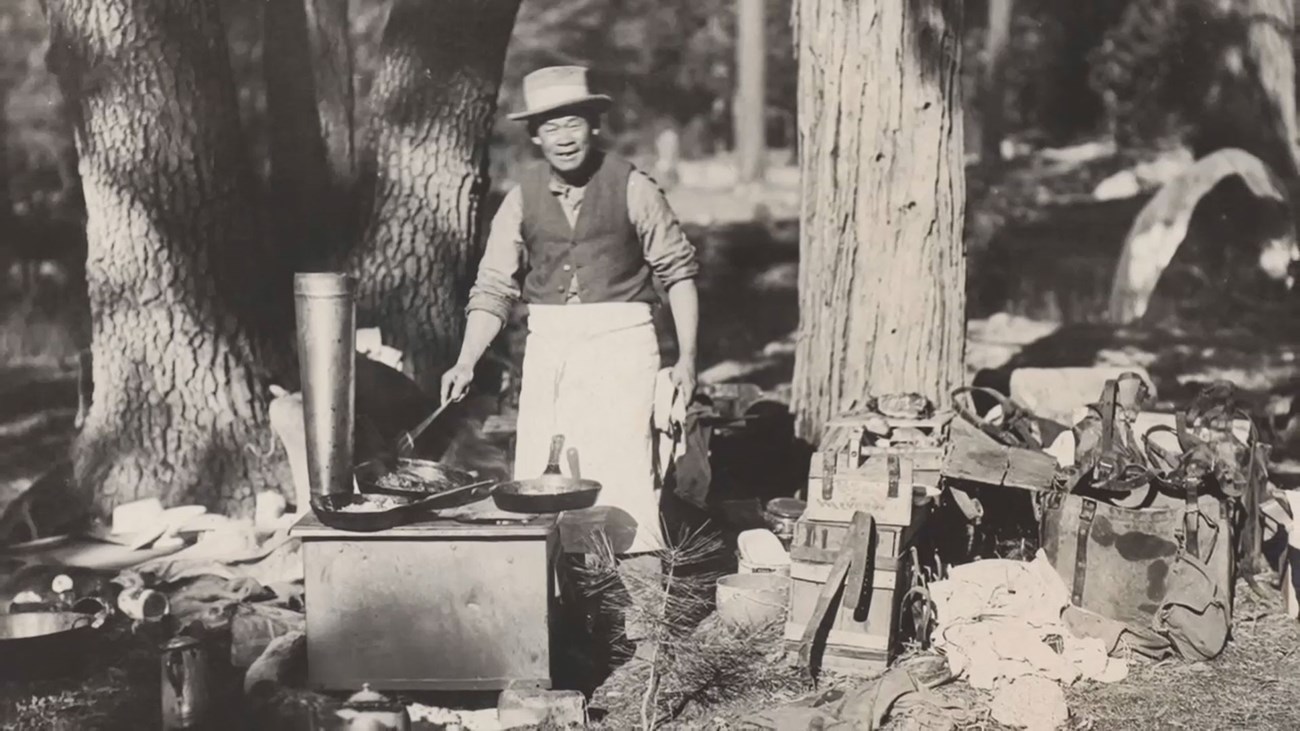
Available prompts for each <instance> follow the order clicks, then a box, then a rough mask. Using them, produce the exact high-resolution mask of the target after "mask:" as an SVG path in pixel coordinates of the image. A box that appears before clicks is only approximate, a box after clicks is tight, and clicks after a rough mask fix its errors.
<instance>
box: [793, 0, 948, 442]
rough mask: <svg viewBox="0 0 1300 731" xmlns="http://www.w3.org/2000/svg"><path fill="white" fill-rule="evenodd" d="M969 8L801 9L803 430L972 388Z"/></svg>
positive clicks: (844, 5)
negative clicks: (966, 136) (965, 62)
mask: <svg viewBox="0 0 1300 731" xmlns="http://www.w3.org/2000/svg"><path fill="white" fill-rule="evenodd" d="M961 29H962V3H961V2H960V0H914V1H912V2H891V1H890V0H871V1H865V0H863V1H850V0H798V2H797V4H796V9H795V30H796V38H797V41H796V47H797V49H798V57H799V127H800V129H799V141H800V144H799V150H800V156H799V157H800V160H801V162H800V167H801V177H802V192H801V198H802V211H801V215H800V219H801V243H800V273H799V292H800V295H799V298H800V337H799V345H798V350H797V353H796V360H795V375H794V406H795V411H796V414H797V418H798V427H797V428H798V433H799V435H800V436H801V437H802V438H804V439H805V440H809V441H812V442H814V443H815V442H816V441H817V439H818V438H819V437H820V434H821V431H822V428H823V426H824V425H825V423H826V421H827V420H828V419H829V418H832V417H833V416H835V415H836V414H837V413H838V412H840V411H842V410H843V409H844V408H846V407H847V406H849V404H850V403H851V402H853V401H855V400H857V401H859V402H861V401H862V400H865V399H866V398H867V397H869V396H873V395H882V394H888V393H897V392H917V393H921V394H924V395H925V396H928V397H929V398H930V399H931V400H933V401H935V402H936V403H937V404H939V405H943V404H946V403H947V402H948V401H949V400H950V397H949V394H950V393H951V391H952V389H953V388H955V387H957V386H958V385H960V384H961V383H962V381H963V377H964V366H963V356H964V349H965V315H966V313H965V308H966V293H965V279H966V264H965V251H964V246H963V242H962V219H963V215H964V207H965V198H966V188H965V177H964V170H963V150H962V116H961V90H960V86H959V85H960V81H959V80H960V78H961V76H960V64H961Z"/></svg>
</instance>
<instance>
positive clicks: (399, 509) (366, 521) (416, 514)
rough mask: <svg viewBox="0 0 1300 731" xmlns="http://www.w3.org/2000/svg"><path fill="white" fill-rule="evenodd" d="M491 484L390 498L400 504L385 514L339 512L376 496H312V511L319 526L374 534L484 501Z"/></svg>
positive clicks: (486, 482) (475, 483)
mask: <svg viewBox="0 0 1300 731" xmlns="http://www.w3.org/2000/svg"><path fill="white" fill-rule="evenodd" d="M493 482H494V480H482V481H480V482H474V483H470V484H468V485H463V486H461V487H456V488H452V489H450V490H444V491H443V492H438V493H434V494H432V495H428V496H427V497H421V498H411V497H405V498H402V497H392V498H391V499H393V500H396V501H398V502H400V503H401V504H399V505H398V506H396V507H393V508H389V509H387V510H375V511H366V512H348V511H344V510H340V508H342V507H343V506H345V505H351V504H354V503H361V502H365V501H367V500H373V499H374V498H375V497H376V496H374V495H367V494H364V493H346V494H342V495H312V496H311V509H312V512H314V513H316V517H317V518H319V519H320V522H322V523H324V524H325V525H327V526H329V527H331V528H337V529H339V530H347V531H356V532H360V533H373V532H375V531H381V530H388V529H389V528H395V527H397V526H399V525H404V524H406V523H412V522H415V521H416V520H418V519H419V518H420V516H421V515H422V514H424V513H428V512H430V511H433V510H449V509H451V508H458V507H460V506H462V505H468V504H470V503H473V502H478V501H479V500H483V499H485V498H486V497H487V493H488V492H489V491H491V489H492V483H493ZM386 497H387V496H386Z"/></svg>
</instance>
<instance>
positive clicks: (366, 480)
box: [352, 457, 480, 507]
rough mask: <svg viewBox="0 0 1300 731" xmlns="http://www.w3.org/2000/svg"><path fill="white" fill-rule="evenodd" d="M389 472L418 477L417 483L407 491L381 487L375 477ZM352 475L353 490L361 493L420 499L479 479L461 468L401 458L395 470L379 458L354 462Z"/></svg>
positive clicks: (424, 460)
mask: <svg viewBox="0 0 1300 731" xmlns="http://www.w3.org/2000/svg"><path fill="white" fill-rule="evenodd" d="M391 471H396V472H399V473H401V474H403V475H406V476H408V477H412V478H414V479H416V480H419V484H417V485H413V486H412V489H410V490H403V489H394V488H391V487H384V486H383V485H381V484H380V482H379V479H380V478H381V477H383V476H384V475H386V474H388V473H389V472H391ZM352 474H353V475H354V476H355V477H356V478H357V489H358V490H360V491H361V492H363V493H377V494H381V495H398V496H401V497H409V498H423V497H425V496H427V495H432V494H436V493H442V492H446V491H447V490H453V489H455V488H458V487H465V486H466V485H470V484H473V483H475V482H480V480H479V478H478V477H476V476H474V475H472V474H470V473H468V472H465V471H464V470H458V469H456V468H454V467H448V466H447V465H444V464H442V463H440V462H433V461H431V460H427V459H407V458H405V457H403V458H401V459H398V460H397V469H396V470H389V469H388V465H386V464H384V463H383V462H381V461H379V460H370V461H369V462H362V463H361V464H359V465H357V467H356V469H355V470H353V472H352ZM452 507H455V506H452Z"/></svg>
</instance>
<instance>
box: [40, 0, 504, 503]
mask: <svg viewBox="0 0 1300 731" xmlns="http://www.w3.org/2000/svg"><path fill="white" fill-rule="evenodd" d="M300 2H311V3H312V4H311V6H310V10H309V9H307V8H306V7H304V6H302V5H299V4H298V3H300ZM331 3H333V4H331ZM360 4H361V5H365V6H366V7H365V9H366V10H367V11H370V10H373V4H371V5H366V3H365V1H364V0H362V2H361V3H360ZM221 5H222V4H220V3H218V2H216V1H215V0H48V4H47V13H48V20H49V25H50V33H51V38H52V44H51V54H50V61H51V64H52V67H54V68H55V69H56V70H57V73H58V76H59V82H60V86H61V88H62V89H63V93H64V95H65V97H66V98H67V99H68V100H69V102H70V107H71V111H72V116H73V120H74V124H73V127H74V130H75V138H76V145H77V148H78V150H79V151H80V153H81V168H82V171H83V186H84V190H85V193H86V200H87V214H88V221H87V238H88V244H89V255H88V263H87V286H88V289H89V295H90V305H91V307H90V309H91V320H92V330H93V353H94V359H93V360H94V374H93V375H94V391H95V392H94V396H93V399H92V402H91V406H90V409H89V412H88V414H87V415H86V418H85V422H84V426H83V429H82V432H81V434H80V435H79V437H78V440H77V444H76V447H75V452H76V453H75V464H76V478H77V481H78V484H79V485H80V486H82V487H83V488H84V489H86V490H88V491H94V493H95V504H96V507H97V508H98V512H100V513H107V512H108V511H110V510H111V508H112V507H113V506H115V505H116V504H120V503H121V502H124V501H128V500H133V499H138V498H142V497H149V496H157V497H160V498H161V499H163V501H164V503H166V504H169V505H174V504H178V503H186V502H197V503H201V504H204V505H207V506H209V507H210V508H214V509H218V510H222V511H223V512H227V513H230V514H235V515H246V514H247V513H248V512H249V511H251V509H252V506H253V495H254V494H255V491H256V490H257V489H259V488H261V487H263V486H268V485H269V486H277V487H278V486H281V485H287V484H289V480H288V479H287V477H288V475H287V472H286V471H285V469H284V468H285V465H284V464H282V462H281V461H279V460H271V459H268V458H267V457H266V456H265V455H266V454H269V453H271V451H273V450H272V449H268V448H270V447H272V446H273V444H274V442H273V441H272V440H273V437H272V436H271V433H270V430H269V424H268V419H267V413H266V409H267V397H268V387H269V385H270V384H271V383H274V382H279V383H294V382H296V372H295V371H296V369H294V368H293V365H292V360H291V358H290V357H289V356H291V353H290V352H289V346H288V344H289V343H292V341H293V338H292V331H291V330H290V329H289V327H288V325H289V324H291V323H292V315H291V310H290V304H291V302H292V300H291V297H290V292H291V291H292V288H291V279H290V275H291V273H292V272H293V271H294V270H301V269H307V268H315V267H316V266H317V265H319V264H322V263H327V264H333V265H336V266H347V267H350V268H351V269H352V271H354V272H355V273H356V274H358V276H359V277H360V279H361V281H362V282H363V283H364V286H363V288H362V301H361V302H360V303H359V307H358V309H359V315H360V317H361V319H362V320H363V321H364V322H367V323H370V324H375V325H378V326H379V327H380V328H381V329H382V330H383V331H384V333H385V336H386V339H387V340H388V341H389V342H393V343H395V344H396V345H397V346H398V347H402V348H404V349H406V351H407V363H408V368H413V375H414V376H415V378H416V379H417V381H418V382H420V383H422V384H424V385H425V386H426V387H427V386H428V385H430V384H432V383H433V382H434V381H435V380H436V377H437V376H438V374H440V373H441V370H442V367H443V365H444V364H445V363H446V361H447V359H448V358H449V357H453V355H454V348H455V347H456V345H458V340H459V331H458V325H459V323H460V322H461V321H462V319H463V318H462V310H463V302H460V301H459V300H458V298H463V297H464V292H465V290H466V289H467V287H466V286H465V285H466V283H467V281H466V279H467V274H468V271H469V268H470V264H471V261H470V252H471V248H472V246H473V243H474V242H475V241H476V240H477V234H478V224H479V201H480V199H481V197H482V194H483V192H484V189H485V187H486V181H485V177H484V174H485V170H486V145H485V144H484V140H485V138H486V135H487V132H488V131H489V129H490V127H491V120H492V117H493V113H494V109H495V107H494V103H495V99H496V95H497V89H498V86H499V84H500V79H501V72H502V67H503V62H504V56H505V44H506V40H507V39H508V38H509V35H510V30H511V27H512V24H513V20H514V16H515V13H516V11H517V9H518V6H519V0H448V1H446V2H439V3H425V2H420V1H419V0H393V2H392V3H391V11H390V12H387V13H385V14H384V15H381V16H378V17H379V19H380V20H381V21H382V20H383V19H385V18H386V19H387V27H386V28H385V30H384V33H383V39H382V42H381V43H380V44H379V46H378V51H377V54H376V55H375V56H373V57H367V58H366V60H367V61H369V60H371V58H373V61H374V67H373V68H374V69H375V73H374V76H373V83H372V84H371V86H373V92H372V93H371V95H370V97H371V98H370V110H369V115H368V117H367V119H368V125H369V137H370V138H371V139H372V140H373V145H372V146H371V147H370V148H369V149H372V150H373V151H374V152H373V156H372V155H364V156H363V155H359V154H358V146H357V145H356V144H355V140H356V135H355V116H354V115H353V114H352V112H351V110H349V109H348V106H349V105H350V104H351V101H350V99H351V96H352V95H351V92H349V91H348V89H350V88H352V84H353V79H352V78H351V75H352V74H351V71H350V70H349V69H350V68H351V62H350V61H348V60H347V59H350V58H353V55H352V52H351V51H350V50H348V49H341V48H340V47H339V44H340V38H341V37H343V36H345V35H346V36H348V37H354V36H355V35H356V34H358V33H368V32H372V31H373V22H374V21H375V19H376V16H375V15H374V14H373V13H371V12H367V14H365V16H364V18H365V21H366V25H363V26H360V27H349V24H348V22H347V20H348V19H347V16H346V14H345V12H346V11H345V8H346V5H345V4H342V2H341V0H338V2H335V0H273V1H272V2H269V3H267V4H265V5H260V4H257V3H233V4H232V5H231V6H229V7H230V8H231V9H232V12H233V13H234V18H233V19H234V21H235V26H234V27H233V28H232V29H231V31H230V38H231V40H232V41H237V42H238V43H232V45H235V47H237V48H241V50H247V51H248V52H249V53H248V56H245V57H242V58H241V59H240V60H241V64H236V65H234V66H233V67H232V62H231V61H232V59H231V58H230V55H229V52H228V46H227V43H226V37H225V35H226V32H227V29H226V28H225V27H224V26H223V18H222V17H221V15H220V13H219V10H218V7H219V6H221ZM387 9H388V8H385V10H387ZM259 20H260V21H261V22H263V23H265V29H264V32H265V34H266V36H267V38H268V39H273V41H274V42H271V41H270V40H268V41H267V42H264V43H263V42H259V41H257V40H256V38H257V36H259V35H261V34H257V33H253V32H252V31H251V29H252V28H255V27H257V24H258V21H259ZM344 31H346V33H345V32H344ZM348 43H349V44H350V43H351V41H350V40H349V41H348ZM239 44H243V45H242V46H241V45H239ZM250 58H251V59H255V60H256V61H260V62H261V63H262V68H263V70H264V72H265V79H264V82H265V83H264V84H263V85H262V87H261V88H258V87H256V86H255V85H254V86H253V88H252V90H251V91H250V92H249V93H248V95H247V96H246V97H245V98H244V99H242V100H241V99H239V98H238V97H237V95H236V92H235V84H234V83H233V81H232V77H233V76H234V75H235V74H239V75H241V77H242V78H244V79H249V78H255V77H257V74H256V72H255V70H254V69H255V68H256V64H255V63H254V64H251V65H250V63H249V59H250ZM322 65H323V66H325V68H321V67H322ZM241 101H242V104H241ZM241 109H242V111H243V112H244V117H245V120H246V121H250V122H251V123H252V126H253V128H254V132H255V134H254V135H253V137H254V139H255V141H256V142H257V144H255V146H254V149H255V150H256V149H262V148H263V146H264V149H266V150H267V151H268V152H269V158H270V166H269V175H268V176H267V178H266V181H267V183H268V185H267V186H266V187H267V188H269V190H263V188H262V186H260V185H259V184H258V176H257V175H256V174H255V171H254V168H253V166H251V165H249V158H248V155H247V149H246V146H245V142H246V140H245V137H244V133H243V130H242V128H241V124H240V115H241ZM263 118H265V120H266V123H265V125H260V124H259V120H261V119H263ZM263 130H264V131H265V137H264V138H263V137H262V135H261V134H260V132H261V131H263ZM263 140H264V141H263ZM362 149H366V148H362ZM353 179H358V180H359V181H360V182H361V183H363V185H359V186H353V184H352V182H351V181H352V180H353ZM347 188H355V189H354V190H352V191H351V193H350V195H348V196H347V198H348V199H347V200H345V201H342V203H340V197H341V195H342V194H341V193H340V191H341V190H342V189H347ZM263 193H265V195H263ZM336 203H340V207H350V208H352V209H354V210H358V211H362V212H363V213H365V214H367V216H368V217H367V218H365V219H358V220H357V223H356V225H355V228H352V224H351V221H352V220H353V219H351V218H350V217H347V216H338V217H336V215H338V211H337V209H335V208H332V206H333V205H334V204H336ZM268 204H269V205H270V207H271V211H270V213H271V215H267V214H268V212H267V210H266V208H265V207H264V206H265V205H268ZM304 219H306V220H304ZM313 219H314V220H315V221H314V222H313ZM340 221H342V222H343V223H339V222H340ZM265 224H270V225H265ZM328 226H336V227H337V226H342V227H343V230H342V231H341V232H340V231H338V230H337V229H336V230H333V231H331V230H327V229H328ZM323 241H324V242H331V241H332V243H334V244H339V246H338V247H337V248H335V247H331V246H328V245H325V244H324V243H323ZM322 249H324V252H325V253H324V254H321V250H322ZM327 260H332V261H327Z"/></svg>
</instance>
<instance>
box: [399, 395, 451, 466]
mask: <svg viewBox="0 0 1300 731" xmlns="http://www.w3.org/2000/svg"><path fill="white" fill-rule="evenodd" d="M454 403H456V402H455V401H447V402H444V403H443V405H442V406H439V407H438V408H436V409H434V411H433V413H432V414H429V416H428V417H427V418H425V420H424V421H422V422H420V423H419V424H418V425H416V427H415V428H414V429H412V430H410V431H408V432H406V433H405V434H403V435H402V436H401V437H400V438H398V440H397V454H398V455H402V456H404V455H408V454H410V453H411V450H412V449H415V440H416V439H419V438H420V435H421V434H423V433H424V430H425V429H428V428H429V425H430V424H432V423H433V420H434V419H437V418H438V417H439V416H441V415H442V412H444V411H446V410H447V407H448V406H451V405H452V404H454Z"/></svg>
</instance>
